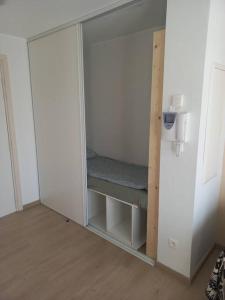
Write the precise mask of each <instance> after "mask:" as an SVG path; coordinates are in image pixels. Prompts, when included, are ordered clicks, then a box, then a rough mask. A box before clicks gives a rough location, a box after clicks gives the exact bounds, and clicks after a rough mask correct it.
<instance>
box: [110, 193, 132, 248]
mask: <svg viewBox="0 0 225 300" xmlns="http://www.w3.org/2000/svg"><path fill="white" fill-rule="evenodd" d="M106 207H107V209H106V211H107V226H106V228H107V231H108V233H109V234H110V235H111V236H112V237H114V238H115V239H116V240H119V241H120V242H123V243H124V244H126V245H128V246H131V245H132V241H131V227H132V226H131V224H132V221H131V217H132V207H131V206H129V205H126V204H124V203H122V202H120V201H117V200H115V199H114V198H111V197H107V200H106Z"/></svg>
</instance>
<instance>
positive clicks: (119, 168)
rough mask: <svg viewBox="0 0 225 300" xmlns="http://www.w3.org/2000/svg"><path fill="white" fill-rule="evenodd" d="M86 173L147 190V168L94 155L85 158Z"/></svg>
mask: <svg viewBox="0 0 225 300" xmlns="http://www.w3.org/2000/svg"><path fill="white" fill-rule="evenodd" d="M87 174H88V176H92V177H95V178H99V179H103V180H106V181H109V182H112V183H116V184H119V185H122V186H126V187H130V188H133V189H138V190H147V187H148V168H147V167H142V166H137V165H133V164H128V163H124V162H121V161H118V160H115V159H111V158H107V157H102V156H96V157H95V158H91V159H88V160H87Z"/></svg>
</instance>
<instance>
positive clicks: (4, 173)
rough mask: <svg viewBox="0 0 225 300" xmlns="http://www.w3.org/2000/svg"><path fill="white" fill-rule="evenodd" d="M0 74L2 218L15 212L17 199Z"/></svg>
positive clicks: (0, 214)
mask: <svg viewBox="0 0 225 300" xmlns="http://www.w3.org/2000/svg"><path fill="white" fill-rule="evenodd" d="M3 97H4V95H3V87H2V78H1V72H0V217H3V216H5V215H8V214H10V213H12V212H15V210H16V207H15V198H14V187H13V177H12V168H11V158H10V150H9V140H8V131H7V123H6V114H5V105H4V98H3Z"/></svg>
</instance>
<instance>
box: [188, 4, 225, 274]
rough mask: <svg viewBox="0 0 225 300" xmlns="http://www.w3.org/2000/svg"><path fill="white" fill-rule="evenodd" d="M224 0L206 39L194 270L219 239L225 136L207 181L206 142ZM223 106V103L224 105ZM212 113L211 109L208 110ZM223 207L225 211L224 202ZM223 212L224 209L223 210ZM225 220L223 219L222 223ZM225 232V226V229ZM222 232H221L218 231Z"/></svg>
mask: <svg viewBox="0 0 225 300" xmlns="http://www.w3.org/2000/svg"><path fill="white" fill-rule="evenodd" d="M224 29H225V2H224V0H211V5H210V17H209V28H208V40H207V55H206V61H205V78H204V98H203V102H202V111H201V127H200V139H199V152H198V169H197V181H196V199H195V208H194V223H193V243H192V266H191V269H192V270H191V272H192V273H194V272H195V270H196V268H197V267H198V265H199V262H200V261H201V258H202V257H204V256H205V255H207V253H208V251H210V249H211V248H212V246H213V245H214V244H215V241H216V235H217V233H216V229H217V221H218V214H217V212H218V200H219V194H220V181H221V172H222V166H223V153H224V136H223V137H222V140H221V143H220V144H218V145H217V152H216V153H215V155H217V157H218V166H217V169H218V170H217V176H216V177H214V178H213V179H211V180H209V181H208V182H206V183H204V180H203V173H204V143H205V128H206V122H207V109H208V101H209V99H210V88H209V87H210V86H211V81H212V79H213V78H212V68H213V64H215V63H217V64H221V65H223V66H225V40H224V34H225V32H224ZM221 109H222V107H221ZM209 113H210V112H209ZM221 209H222V210H223V211H224V206H223V205H222V207H221ZM223 215H224V213H223ZM223 224H224V223H223ZM224 232H225V230H224ZM218 234H219V233H218ZM224 240H225V238H224Z"/></svg>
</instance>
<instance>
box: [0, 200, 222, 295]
mask: <svg viewBox="0 0 225 300" xmlns="http://www.w3.org/2000/svg"><path fill="white" fill-rule="evenodd" d="M217 255H218V250H215V251H214V252H213V253H212V254H211V256H210V257H209V259H208V261H207V262H206V264H205V265H204V266H203V268H202V269H201V271H200V272H199V274H198V276H197V278H196V279H195V281H194V282H193V284H192V285H191V286H188V285H187V284H185V283H184V282H182V281H181V280H180V279H178V278H177V277H176V276H174V275H173V274H171V273H168V272H166V271H163V270H160V269H158V268H153V267H150V266H149V265H147V264H145V263H144V262H142V261H140V260H139V259H137V258H135V257H133V256H132V255H130V254H128V253H126V252H124V251H123V250H121V249H119V248H117V247H116V246H114V245H112V244H111V243H109V242H107V241H105V240H103V239H101V238H100V237H98V236H96V235H95V234H93V233H91V232H89V231H88V230H86V229H85V228H82V227H81V226H79V225H77V224H75V223H73V222H69V223H67V222H66V220H65V218H63V217H62V216H61V215H58V214H57V213H55V212H53V211H51V210H49V209H48V208H46V207H44V206H41V205H38V206H36V207H33V208H29V209H27V210H25V211H24V212H21V213H15V214H12V215H10V216H7V217H5V218H2V219H1V220H0V300H47V299H48V300H73V299H76V300H79V299H82V300H95V299H96V300H97V299H98V300H101V299H102V300H118V299H121V300H139V299H140V300H145V299H146V300H147V299H148V300H149V299H152V300H158V299H160V300H169V299H170V300H181V299H182V300H195V299H196V300H197V299H198V300H200V299H205V297H204V289H205V286H206V285H207V282H208V279H209V275H210V272H211V270H212V267H213V265H214V262H215V259H216V256H217Z"/></svg>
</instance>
